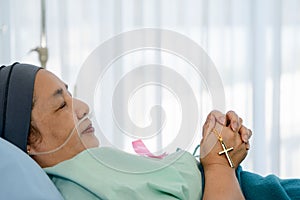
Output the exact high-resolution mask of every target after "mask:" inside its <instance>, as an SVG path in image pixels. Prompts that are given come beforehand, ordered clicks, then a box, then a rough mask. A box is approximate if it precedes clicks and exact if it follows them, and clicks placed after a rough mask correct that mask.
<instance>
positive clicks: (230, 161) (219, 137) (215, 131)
mask: <svg viewBox="0 0 300 200" xmlns="http://www.w3.org/2000/svg"><path fill="white" fill-rule="evenodd" d="M213 132H214V133H215V134H216V136H217V138H218V140H219V142H220V144H221V146H222V148H223V151H220V152H219V155H222V154H225V156H226V158H227V160H228V163H229V166H230V167H231V168H234V164H233V162H232V160H231V157H230V155H229V154H228V152H229V151H232V150H233V147H230V148H228V149H227V147H226V145H225V143H224V141H223V138H222V136H221V135H220V134H218V132H217V130H216V129H214V130H213Z"/></svg>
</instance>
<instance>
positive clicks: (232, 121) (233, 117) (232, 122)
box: [226, 111, 240, 132]
mask: <svg viewBox="0 0 300 200" xmlns="http://www.w3.org/2000/svg"><path fill="white" fill-rule="evenodd" d="M226 119H227V122H228V123H229V124H228V125H229V126H230V127H231V129H232V130H233V131H234V132H237V131H238V128H239V127H240V121H239V116H238V115H237V114H236V113H235V112H234V111H228V112H227V113H226Z"/></svg>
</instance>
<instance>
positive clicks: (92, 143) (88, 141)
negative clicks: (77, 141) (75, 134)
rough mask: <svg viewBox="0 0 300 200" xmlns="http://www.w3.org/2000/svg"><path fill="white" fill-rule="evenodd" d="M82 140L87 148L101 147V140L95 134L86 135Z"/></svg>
mask: <svg viewBox="0 0 300 200" xmlns="http://www.w3.org/2000/svg"><path fill="white" fill-rule="evenodd" d="M81 141H82V143H83V145H84V146H85V148H87V149H90V148H95V147H99V140H98V138H97V137H96V136H95V135H93V136H91V135H84V136H83V137H81Z"/></svg>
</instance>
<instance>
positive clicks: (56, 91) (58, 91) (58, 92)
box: [52, 84, 69, 97]
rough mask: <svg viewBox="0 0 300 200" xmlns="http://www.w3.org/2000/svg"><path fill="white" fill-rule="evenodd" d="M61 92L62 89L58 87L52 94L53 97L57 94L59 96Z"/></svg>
mask: <svg viewBox="0 0 300 200" xmlns="http://www.w3.org/2000/svg"><path fill="white" fill-rule="evenodd" d="M65 87H66V89H67V90H68V88H69V87H68V85H67V84H65ZM62 94H63V89H62V88H59V89H57V90H55V92H54V93H53V94H52V96H53V97H57V96H61V95H62Z"/></svg>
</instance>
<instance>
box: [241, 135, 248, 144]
mask: <svg viewBox="0 0 300 200" xmlns="http://www.w3.org/2000/svg"><path fill="white" fill-rule="evenodd" d="M242 140H243V142H245V143H248V136H247V135H243V136H242Z"/></svg>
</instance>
